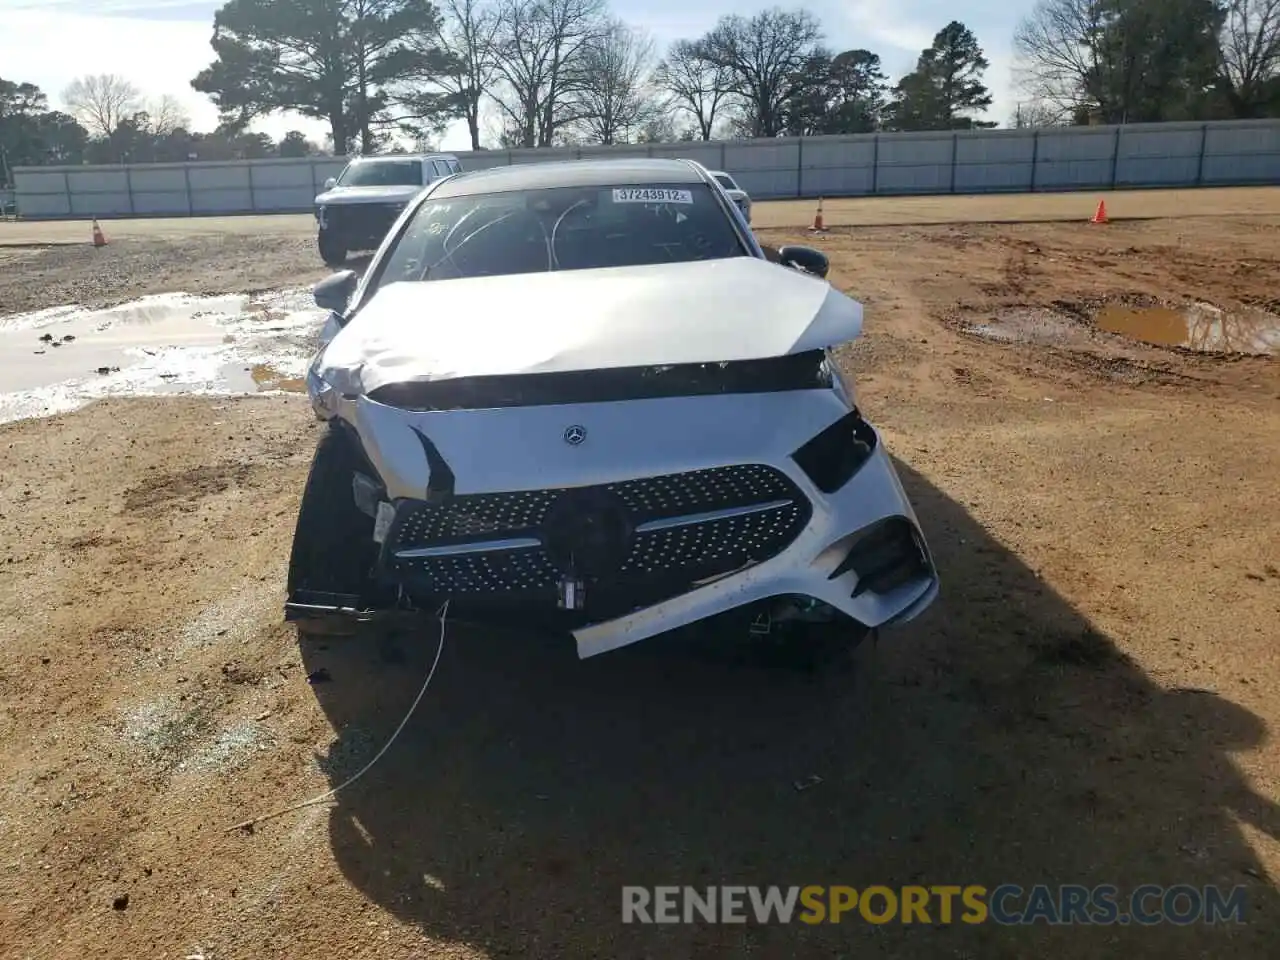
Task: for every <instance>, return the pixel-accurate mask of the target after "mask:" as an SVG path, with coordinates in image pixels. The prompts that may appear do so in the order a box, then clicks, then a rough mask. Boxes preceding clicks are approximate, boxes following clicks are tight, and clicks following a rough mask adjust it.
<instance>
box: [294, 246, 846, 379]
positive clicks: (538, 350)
mask: <svg viewBox="0 0 1280 960" xmlns="http://www.w3.org/2000/svg"><path fill="white" fill-rule="evenodd" d="M861 330H862V305H861V304H860V303H859V302H858V301H856V300H853V299H851V298H850V297H847V296H845V295H844V294H843V293H841V292H840V291H839V290H837V289H835V288H834V287H832V286H831V285H830V284H828V283H827V282H825V281H824V280H821V279H819V278H817V277H812V276H808V275H806V274H802V273H800V272H798V271H796V270H793V269H791V268H789V267H783V266H780V265H778V264H774V263H770V262H768V261H766V260H760V259H757V258H754V257H735V258H732V259H722V260H703V261H696V262H692V263H670V264H659V265H655V266H643V267H610V268H606V269H596V270H564V271H552V272H545V273H530V274H517V275H512V276H501V277H476V278H468V279H461V280H439V281H428V282H409V281H404V282H399V283H393V284H391V285H389V286H387V287H383V288H382V289H380V290H379V291H378V292H377V293H376V294H375V295H374V297H373V298H372V299H371V300H370V301H369V302H368V303H366V304H365V305H364V307H363V308H361V309H360V311H359V312H358V313H357V314H356V315H355V317H354V318H353V319H352V320H351V322H350V323H348V324H347V325H346V326H345V327H344V328H342V329H341V330H340V331H338V333H337V334H336V335H335V336H334V337H333V339H332V340H331V341H330V342H329V344H328V346H327V347H325V348H324V350H323V352H322V353H321V355H320V356H319V357H317V360H316V364H315V367H314V370H315V372H316V373H317V374H319V375H320V376H321V377H322V378H323V379H324V380H326V381H327V382H328V383H330V384H331V385H332V386H333V387H335V388H336V389H338V390H339V391H340V392H342V393H345V394H360V393H367V392H369V391H372V390H376V389H378V388H379V387H381V386H384V385H386V384H388V383H402V382H407V381H422V380H441V379H449V378H459V377H476V376H498V375H513V374H532V373H558V372H564V371H571V370H590V369H600V368H611V367H633V366H661V365H666V364H681V363H714V362H719V361H734V360H752V359H761V358H765V357H774V356H783V355H786V354H789V353H799V352H802V351H805V350H814V349H820V348H822V347H828V346H834V345H836V344H839V343H843V342H845V341H847V340H852V339H854V338H855V337H857V336H858V335H859V333H861Z"/></svg>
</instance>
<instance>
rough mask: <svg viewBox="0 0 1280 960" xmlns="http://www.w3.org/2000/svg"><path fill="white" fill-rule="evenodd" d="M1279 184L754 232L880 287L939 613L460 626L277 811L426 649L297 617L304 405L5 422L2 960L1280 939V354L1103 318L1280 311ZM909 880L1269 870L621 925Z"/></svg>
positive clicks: (1016, 951)
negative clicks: (322, 676) (375, 640)
mask: <svg viewBox="0 0 1280 960" xmlns="http://www.w3.org/2000/svg"><path fill="white" fill-rule="evenodd" d="M1259 196H1261V194H1259ZM1148 197H1150V198H1151V201H1150V202H1151V203H1152V205H1153V206H1152V209H1157V210H1160V211H1162V212H1168V211H1169V209H1170V207H1169V205H1168V201H1167V199H1161V195H1158V194H1149V195H1148ZM1276 199H1280V190H1278V191H1274V192H1272V193H1271V194H1269V195H1267V197H1266V198H1265V202H1266V203H1269V204H1270V206H1269V207H1261V206H1255V210H1254V215H1245V214H1244V212H1242V211H1236V212H1235V213H1234V214H1232V215H1222V216H1207V215H1206V216H1197V217H1195V218H1194V219H1190V218H1181V219H1151V220H1134V221H1132V222H1117V223H1112V224H1110V225H1107V226H1091V225H1088V224H1086V223H1083V222H1080V223H1056V224H1054V223H1037V224H1019V225H1004V226H996V225H990V224H965V223H954V224H950V225H942V226H921V225H917V226H879V227H849V228H840V229H834V230H832V231H831V232H830V233H828V234H827V235H825V236H822V237H818V238H811V237H809V236H807V235H806V234H805V233H804V231H803V230H799V229H795V228H794V227H793V228H791V229H789V230H769V229H762V231H761V235H762V238H764V239H766V240H768V241H770V242H774V243H779V242H785V241H792V242H808V243H812V244H814V245H816V246H820V247H822V248H823V249H825V250H826V251H828V252H829V254H830V255H831V257H832V262H833V265H834V268H833V272H832V277H831V279H832V282H833V283H835V284H837V285H838V286H840V287H841V288H843V289H845V290H848V291H850V292H851V293H853V294H854V295H856V296H858V297H859V298H860V299H862V300H863V301H864V303H865V304H866V305H867V311H868V312H867V323H866V335H865V339H863V340H862V341H860V342H859V343H858V344H856V345H855V346H854V347H852V348H850V349H848V350H846V351H845V353H844V361H845V365H846V369H848V370H849V371H850V372H851V373H852V375H853V376H854V378H855V380H856V384H857V389H858V391H859V395H860V400H861V403H862V405H863V406H864V407H865V408H866V410H867V411H868V413H869V415H870V416H871V418H872V420H873V421H874V422H875V423H876V424H877V425H878V426H879V427H880V428H881V429H882V432H883V435H884V438H885V441H886V443H887V444H888V446H889V448H890V450H891V451H892V452H893V453H894V454H895V456H896V458H897V461H898V466H899V469H900V471H901V473H902V476H903V480H904V483H905V485H906V486H907V488H908V491H909V493H910V494H911V495H912V497H913V498H914V501H915V503H916V505H917V509H918V512H919V514H920V517H921V521H922V523H923V525H924V527H925V530H926V533H927V535H928V536H929V538H930V543H931V546H932V547H933V550H934V552H935V554H936V558H937V560H938V563H939V565H940V570H941V575H942V578H943V588H942V595H941V597H940V599H939V600H938V602H937V603H936V604H935V605H934V607H933V608H932V609H931V610H930V611H928V612H927V613H926V614H925V616H924V617H922V618H921V619H920V620H919V621H917V622H915V623H913V624H911V625H909V626H906V627H904V628H901V629H899V630H895V631H892V632H886V633H885V634H884V635H883V636H882V638H881V640H880V643H879V644H878V645H877V646H876V647H874V648H872V647H866V648H863V649H862V650H861V651H860V654H859V660H858V663H857V670H856V671H855V672H854V673H853V674H847V673H843V672H832V673H827V674H822V675H819V676H816V677H814V676H804V675H793V674H784V673H778V672H768V671H762V670H758V669H753V668H747V667H740V668H733V669H730V668H729V667H726V666H724V665H722V664H716V663H708V662H703V661H696V662H694V661H689V660H686V659H682V658H681V656H680V655H678V654H676V653H674V652H672V651H670V650H668V649H666V648H664V647H663V646H662V645H661V643H659V642H650V643H647V644H641V645H639V646H638V647H636V648H632V649H629V650H624V651H620V652H618V653H616V654H611V655H607V656H603V657H600V658H595V659H592V660H588V661H583V662H579V661H577V660H576V659H575V657H574V655H573V652H572V649H571V648H570V647H569V646H568V645H567V644H559V645H557V644H553V643H549V642H547V641H544V640H542V639H539V638H531V637H528V636H521V635H498V634H486V633H479V632H476V631H463V630H456V631H452V632H450V634H449V635H448V637H447V639H446V642H445V647H444V652H443V656H442V659H441V663H440V668H439V672H438V674H437V676H436V678H435V680H434V681H433V683H432V686H431V688H430V689H429V691H428V693H427V695H426V697H425V699H424V700H423V702H422V705H421V707H420V708H419V709H418V710H417V712H416V713H415V714H414V715H413V717H412V719H411V720H410V721H409V723H408V725H407V726H406V728H405V730H404V732H403V733H402V734H401V735H400V737H399V739H398V740H397V741H396V742H395V744H394V745H393V746H392V748H391V749H390V750H389V751H388V752H387V753H386V755H385V756H384V757H383V758H382V759H381V760H380V761H379V762H378V764H377V765H376V766H375V767H374V768H373V769H372V770H371V772H370V773H369V774H368V775H367V776H366V777H364V778H363V779H362V780H360V781H359V782H357V783H356V784H355V785H354V786H352V787H351V788H350V789H349V790H347V791H344V792H342V793H341V794H339V796H338V797H337V798H336V800H335V801H333V802H332V803H327V804H322V805H318V806H313V807H310V808H307V809H305V810H302V811H298V812H295V813H291V814H289V815H287V816H284V817H280V818H278V819H275V820H271V821H269V822H266V823H264V824H261V825H259V826H258V827H256V828H255V829H254V830H253V831H252V832H247V831H236V830H234V829H229V828H232V827H233V826H234V825H235V824H237V823H239V822H241V821H243V820H246V819H248V818H250V817H254V816H256V815H258V814H262V813H266V812H269V811H271V810H274V809H276V808H278V807H281V806H284V805H287V804H290V803H293V802H294V801H298V800H304V799H306V798H308V797H311V796H314V795H317V794H320V793H323V792H324V791H326V790H327V789H329V788H330V787H332V786H336V785H337V784H339V783H341V782H343V781H344V780H346V779H347V778H348V777H349V776H350V775H351V774H352V773H354V772H356V771H357V770H358V769H359V768H360V767H362V766H364V764H365V763H366V762H367V761H368V760H369V759H371V758H372V757H373V756H374V754H375V753H376V752H377V751H378V749H379V748H380V747H381V746H382V745H383V743H385V741H386V740H387V738H388V737H389V736H390V735H391V733H392V732H393V731H394V730H395V728H396V726H397V725H398V724H399V722H400V720H401V718H402V717H403V716H404V714H405V711H406V710H407V709H408V706H409V705H410V703H411V702H412V701H413V698H414V696H415V695H416V694H417V692H418V689H419V687H420V686H421V684H422V680H423V678H424V677H425V676H426V673H427V670H428V669H429V667H430V664H431V660H432V657H433V656H434V654H435V649H436V637H435V635H434V634H432V635H428V636H421V635H402V636H398V637H394V638H392V639H390V640H389V641H388V642H387V643H386V644H384V645H382V646H380V647H379V648H377V649H372V648H369V647H360V646H355V647H353V646H351V645H344V644H342V643H332V644H329V645H328V646H327V648H324V647H322V646H319V645H317V646H307V647H305V648H301V649H300V647H299V644H298V642H297V639H296V637H295V636H294V634H293V632H292V631H291V630H290V629H289V628H287V627H286V626H284V625H283V624H282V623H281V610H280V603H281V601H282V589H283V583H284V574H285V564H286V558H287V554H288V548H289V543H290V538H291V535H292V529H293V522H294V517H295V511H296V508H297V504H298V497H299V495H300V492H301V489H302V483H303V480H304V477H305V473H306V469H307V464H308V460H309V457H310V454H311V450H312V447H313V444H314V442H315V440H316V439H317V437H318V435H319V430H318V427H317V425H316V424H315V422H314V421H313V419H312V417H311V414H310V411H309V408H308V406H307V403H306V401H305V398H303V397H284V398H280V397H251V398H243V399H231V398H218V399H196V398H187V399H178V400H113V401H104V402H100V403H98V404H95V405H93V406H91V407H88V408H85V409H83V410H80V411H78V412H76V413H72V414H66V415H63V416H57V417H52V418H49V419H46V420H41V421H34V422H24V423H15V424H11V425H8V426H0V553H2V554H3V556H0V637H3V640H4V642H3V643H2V644H0V757H2V760H0V770H2V771H3V774H2V775H0V824H2V826H3V829H2V830H0V957H4V958H10V957H12V958H24V960H25V958H41V960H43V958H63V957H67V958H79V957H84V956H102V957H113V958H114V957H119V958H131V960H132V958H140V957H147V958H152V957H154V958H183V957H190V956H203V957H205V958H206V960H215V958H216V960H230V958H246V960H249V958H253V960H256V958H275V957H279V958H289V960H296V958H305V957H331V956H332V957H343V958H353V960H354V958H364V957H369V958H372V957H378V958H395V960H409V958H426V957H432V958H436V957H445V958H473V957H490V958H496V957H506V956H510V957H530V958H540V957H546V958H560V957H574V958H576V957H598V958H633V957H634V958H663V960H667V958H671V960H674V958H688V960H698V958H711V957H717V958H718V957H725V958H738V957H767V958H792V957H804V958H808V957H823V958H831V957H854V956H861V957H866V956H875V957H911V958H932V957H938V958H964V957H981V958H983V960H990V958H1027V957H1054V958H1066V960H1072V958H1082V960H1083V958H1089V960H1093V958H1096V957H1099V956H1107V957H1111V956H1127V957H1133V958H1148V957H1150V958H1161V960H1163V958H1169V957H1176V958H1196V957H1205V958H1208V957H1213V958H1218V957H1224V956H1234V957H1242V958H1245V957H1247V958H1268V957H1274V956H1275V955H1276V954H1275V950H1276V947H1275V943H1276V942H1277V940H1276V938H1277V936H1278V935H1280V887H1278V886H1277V884H1278V879H1277V878H1280V748H1278V747H1277V745H1276V742H1275V740H1274V738H1273V737H1272V736H1271V731H1272V730H1273V729H1274V728H1275V726H1276V724H1277V723H1280V645H1278V644H1277V641H1278V640H1280V626H1277V624H1280V616H1278V614H1280V547H1278V545H1280V508H1278V507H1277V481H1276V477H1277V476H1278V475H1280V366H1277V362H1278V361H1276V360H1275V359H1268V358H1239V357H1225V358H1224V357H1211V356H1204V355H1198V354H1195V353H1192V352H1190V351H1185V350H1178V349H1170V348H1160V347H1140V346H1138V345H1136V344H1134V343H1131V342H1128V341H1125V340H1123V339H1120V338H1117V337H1114V336H1111V335H1109V334H1106V333H1104V332H1100V331H1099V330H1098V329H1097V328H1096V327H1095V326H1094V325H1093V322H1092V320H1091V317H1092V316H1093V315H1094V312H1095V311H1096V310H1097V309H1098V308H1099V307H1100V306H1101V305H1105V304H1108V303H1127V304H1148V303H1155V302H1157V301H1160V302H1169V301H1178V302H1182V301H1183V300H1208V301H1210V302H1212V303H1213V304H1214V305H1216V306H1217V307H1219V308H1222V309H1223V310H1225V311H1227V312H1228V313H1229V314H1233V315H1234V314H1235V313H1237V312H1239V313H1240V314H1242V315H1243V314H1244V313H1246V312H1249V311H1253V313H1252V314H1250V315H1251V316H1256V315H1257V314H1258V312H1261V313H1264V314H1265V313H1269V314H1272V315H1276V314H1278V313H1280V307H1278V306H1277V303H1276V300H1275V298H1276V296H1277V292H1276V291H1277V289H1278V288H1280V210H1277V209H1276V206H1277V205H1276V203H1275V201H1276ZM931 202H933V203H935V204H943V203H944V201H939V200H934V201H931ZM1262 202H1263V201H1259V203H1262ZM1108 205H1109V206H1110V203H1109V204H1108ZM1265 209H1270V210H1272V211H1273V212H1270V213H1266V212H1259V211H1261V210H1265ZM1088 212H1092V211H1091V210H1090V211H1088ZM1130 213H1131V215H1133V216H1135V217H1136V216H1140V215H1142V214H1140V212H1139V208H1138V207H1133V208H1131V210H1130ZM1085 215H1086V216H1087V213H1086V214H1085ZM1153 215H1155V214H1153ZM828 222H829V223H830V222H831V220H830V218H829V219H828ZM4 256H7V257H8V259H7V260H5V261H4V262H0V303H4V304H5V308H6V309H14V310H16V309H25V308H27V307H37V306H52V305H54V304H58V303H63V302H66V301H67V300H68V299H81V300H82V301H85V302H88V301H97V300H100V301H103V302H112V301H115V300H119V299H122V298H124V297H127V296H133V295H136V294H139V293H143V292H158V291H159V290H161V289H167V290H173V289H185V290H191V291H207V292H213V291H231V290H243V289H244V288H245V287H254V288H256V287H262V286H286V285H290V284H294V283H299V282H306V281H308V280H311V279H314V278H316V277H319V276H322V275H323V273H324V270H323V268H322V267H321V268H317V262H316V259H315V257H314V255H313V253H312V251H311V246H310V242H309V239H304V238H302V237H301V236H299V235H298V234H296V233H290V232H282V233H281V234H279V235H278V236H266V237H253V238H247V237H245V236H234V237H232V236H212V237H194V236H193V237H189V238H186V239H182V240H180V241H176V242H175V241H173V240H170V239H163V240H157V239H155V238H152V239H138V240H121V241H118V242H113V244H112V245H111V246H109V247H108V248H107V249H106V250H99V251H93V250H91V249H88V248H78V247H77V248H58V249H34V248H31V249H16V250H12V251H10V252H9V253H8V254H0V257H4ZM975 328H978V329H983V330H986V331H988V335H987V336H979V335H975V334H974V333H972V332H971V331H972V330H973V329H975ZM992 330H996V331H997V332H999V333H1000V336H1002V337H1004V339H993V337H992V336H991V334H990V331H992ZM320 668H324V669H326V670H327V671H328V675H329V676H330V677H331V682H327V683H319V684H315V685H310V684H309V683H308V682H307V675H308V674H309V673H311V672H312V671H316V670H318V669H320ZM811 777H818V778H821V779H820V782H816V783H814V782H813V781H812V780H807V778H811ZM797 782H799V783H800V784H801V785H805V784H806V783H809V784H812V785H809V786H808V788H807V789H803V790H800V789H797V788H796V784H797ZM912 883H919V884H926V885H937V884H957V885H967V884H983V885H985V886H987V887H988V888H994V887H995V886H997V885H999V884H1002V883H1017V884H1020V885H1022V886H1023V887H1024V888H1029V887H1031V886H1033V885H1035V884H1053V885H1057V884H1073V883H1075V884H1084V885H1086V886H1094V885H1097V884H1114V885H1116V886H1117V887H1118V888H1119V889H1120V891H1121V892H1122V895H1126V894H1127V893H1128V892H1130V891H1132V890H1133V889H1134V888H1135V887H1136V886H1138V885H1139V884H1142V883H1156V884H1164V885H1172V884H1190V885H1193V886H1196V887H1203V886H1205V885H1208V884H1217V885H1220V886H1222V887H1224V888H1227V889H1230V888H1232V887H1235V886H1237V885H1242V886H1243V887H1244V888H1245V890H1246V892H1247V910H1246V920H1247V922H1246V924H1244V925H1243V926H1236V925H1230V924H1229V925H1219V926H1208V925H1203V924H1192V925H1189V926H1178V925H1175V924H1171V923H1166V924H1161V925H1157V926H1151V927H1141V926H1132V925H1130V926H1123V925H1114V926H1093V927H1050V926H1046V925H1044V924H1038V925H1036V926H1029V927H1013V928H1004V927H1000V926H998V925H996V924H994V923H987V924H983V925H979V926H969V925H966V924H961V923H956V924H950V925H947V924H942V923H939V922H937V920H938V917H937V916H936V915H935V916H934V917H933V920H934V921H935V922H933V923H929V924H919V923H917V924H906V925H904V924H900V923H897V922H893V923H889V924H885V925H873V924H869V923H867V922H865V921H863V920H861V919H859V918H857V917H854V918H853V919H850V918H848V917H846V919H845V922H843V923H841V924H839V925H822V926H815V927H808V926H805V925H804V924H792V925H790V926H780V925H772V926H757V925H754V924H752V925H747V926H710V925H706V924H699V923H695V924H691V925H683V924H678V925H671V926H648V927H640V926H624V925H623V924H622V923H621V922H620V903H621V894H620V888H621V887H622V886H623V885H624V884H639V885H649V886H653V885H658V884H690V885H697V886H705V885H710V884H763V885H767V884H781V885H788V884H822V885H834V884H849V885H852V886H855V887H858V888H863V887H866V886H868V885H872V884H883V885H887V886H890V887H898V886H901V885H903V884H912Z"/></svg>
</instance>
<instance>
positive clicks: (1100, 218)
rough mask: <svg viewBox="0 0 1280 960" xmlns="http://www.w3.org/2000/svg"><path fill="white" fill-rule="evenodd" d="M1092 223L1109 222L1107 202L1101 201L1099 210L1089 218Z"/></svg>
mask: <svg viewBox="0 0 1280 960" xmlns="http://www.w3.org/2000/svg"><path fill="white" fill-rule="evenodd" d="M1089 222H1090V223H1106V222H1107V201H1105V200H1099V201H1098V209H1097V210H1095V211H1094V212H1093V216H1092V217H1090V218H1089Z"/></svg>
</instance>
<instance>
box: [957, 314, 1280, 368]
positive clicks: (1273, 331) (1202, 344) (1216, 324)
mask: <svg viewBox="0 0 1280 960" xmlns="http://www.w3.org/2000/svg"><path fill="white" fill-rule="evenodd" d="M1090 321H1091V322H1090ZM963 329H964V331H965V332H966V333H969V334H973V335H975V336H979V337H983V338H985V339H988V340H1001V341H1005V342H1009V343H1032V344H1039V345H1043V346H1057V347H1066V348H1080V349H1082V348H1085V347H1093V348H1095V349H1096V348H1098V347H1100V346H1104V345H1105V346H1106V347H1108V348H1112V349H1113V350H1114V349H1116V348H1120V349H1123V345H1124V344H1125V343H1126V342H1128V343H1130V344H1132V345H1133V346H1135V347H1137V346H1142V345H1144V344H1150V345H1154V346H1161V347H1182V348H1185V349H1187V350H1194V351H1197V352H1201V353H1209V354H1226V353H1234V354H1249V355H1255V356H1277V355H1280V316H1276V315H1275V314H1272V313H1268V312H1266V311H1265V310H1257V309H1249V308H1242V309H1240V310H1236V311H1225V310H1222V309H1220V308H1218V307H1216V306H1214V305H1212V304H1208V303H1192V304H1188V305H1186V306H1182V307H1167V306H1133V305H1129V304H1117V303H1109V304H1102V305H1100V306H1097V307H1095V308H1091V309H1088V310H1079V312H1078V313H1076V312H1067V311H1065V310H1057V309H1054V308H1051V307H1020V308H1015V309H1012V310H1007V311H1003V312H1001V313H999V314H997V315H994V316H988V317H984V318H982V319H980V320H977V319H975V320H971V321H970V322H968V323H967V324H965V326H964V328H963Z"/></svg>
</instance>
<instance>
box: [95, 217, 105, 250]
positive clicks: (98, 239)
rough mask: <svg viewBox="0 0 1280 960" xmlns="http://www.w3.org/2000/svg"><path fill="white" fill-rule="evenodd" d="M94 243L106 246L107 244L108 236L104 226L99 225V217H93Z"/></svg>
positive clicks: (97, 245) (98, 245)
mask: <svg viewBox="0 0 1280 960" xmlns="http://www.w3.org/2000/svg"><path fill="white" fill-rule="evenodd" d="M93 245H94V246H95V247H105V246H106V245H107V236H106V234H104V233H103V232H102V228H101V227H100V226H98V218H97V217H94V218H93Z"/></svg>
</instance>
